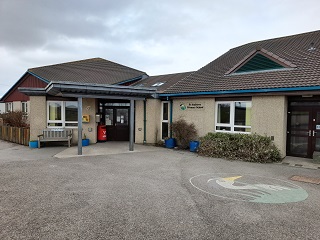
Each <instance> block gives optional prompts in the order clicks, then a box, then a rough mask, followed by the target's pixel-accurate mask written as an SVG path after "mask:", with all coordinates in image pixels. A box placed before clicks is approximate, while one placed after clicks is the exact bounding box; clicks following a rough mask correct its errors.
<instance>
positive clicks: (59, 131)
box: [38, 128, 72, 148]
mask: <svg viewBox="0 0 320 240" xmlns="http://www.w3.org/2000/svg"><path fill="white" fill-rule="evenodd" d="M71 139H72V129H65V128H46V129H44V130H42V134H40V135H38V148H40V143H41V142H65V141H67V142H68V146H69V147H70V145H71Z"/></svg>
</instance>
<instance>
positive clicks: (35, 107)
mask: <svg viewBox="0 0 320 240" xmlns="http://www.w3.org/2000/svg"><path fill="white" fill-rule="evenodd" d="M82 112H83V115H85V114H86V115H89V116H90V122H89V123H83V124H82V128H83V134H85V135H86V137H87V138H88V139H90V142H91V143H96V142H97V123H96V122H95V113H96V112H97V103H96V99H87V98H84V99H83V100H82ZM46 127H47V100H46V97H45V96H30V140H36V139H37V136H38V135H39V134H41V131H42V130H43V129H45V128H46ZM77 141H78V129H77V128H73V138H72V143H77Z"/></svg>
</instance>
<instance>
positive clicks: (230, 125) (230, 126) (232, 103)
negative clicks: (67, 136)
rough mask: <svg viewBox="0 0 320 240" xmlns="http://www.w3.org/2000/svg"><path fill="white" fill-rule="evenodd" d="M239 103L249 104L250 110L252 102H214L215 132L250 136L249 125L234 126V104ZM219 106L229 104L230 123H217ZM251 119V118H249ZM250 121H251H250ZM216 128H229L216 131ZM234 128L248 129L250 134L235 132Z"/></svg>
mask: <svg viewBox="0 0 320 240" xmlns="http://www.w3.org/2000/svg"><path fill="white" fill-rule="evenodd" d="M237 102H241V103H250V104H251V108H252V101H241V100H240V101H217V102H216V106H215V107H216V110H215V132H227V133H241V134H251V125H250V126H246V125H235V124H234V114H235V103H237ZM219 104H230V119H229V122H230V123H218V111H219V107H218V106H219ZM250 117H251V116H250ZM250 120H251V119H250ZM217 127H229V128H230V131H229V130H217ZM235 128H246V129H250V132H241V131H235V130H234V129H235Z"/></svg>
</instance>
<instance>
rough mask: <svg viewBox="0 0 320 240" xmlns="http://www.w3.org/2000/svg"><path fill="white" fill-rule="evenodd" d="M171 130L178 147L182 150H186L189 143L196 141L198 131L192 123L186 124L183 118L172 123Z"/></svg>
mask: <svg viewBox="0 0 320 240" xmlns="http://www.w3.org/2000/svg"><path fill="white" fill-rule="evenodd" d="M171 130H172V133H173V137H174V138H175V139H176V140H177V144H178V146H179V147H180V148H183V149H186V148H188V147H189V142H190V141H192V140H196V139H197V137H198V131H197V129H196V126H195V125H194V123H187V122H186V121H185V120H184V119H183V118H180V119H178V120H176V121H174V122H172V124H171Z"/></svg>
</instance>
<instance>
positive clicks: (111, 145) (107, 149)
mask: <svg viewBox="0 0 320 240" xmlns="http://www.w3.org/2000/svg"><path fill="white" fill-rule="evenodd" d="M161 150H163V151H165V150H166V149H164V148H160V147H154V146H147V145H142V144H135V145H134V151H129V142H103V143H97V144H92V145H89V146H87V147H83V148H82V156H99V155H110V154H120V153H136V152H152V151H161ZM78 156H79V155H78V147H77V146H74V147H70V148H66V149H65V150H63V151H62V152H60V153H58V154H56V155H55V157H57V158H70V157H78Z"/></svg>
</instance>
